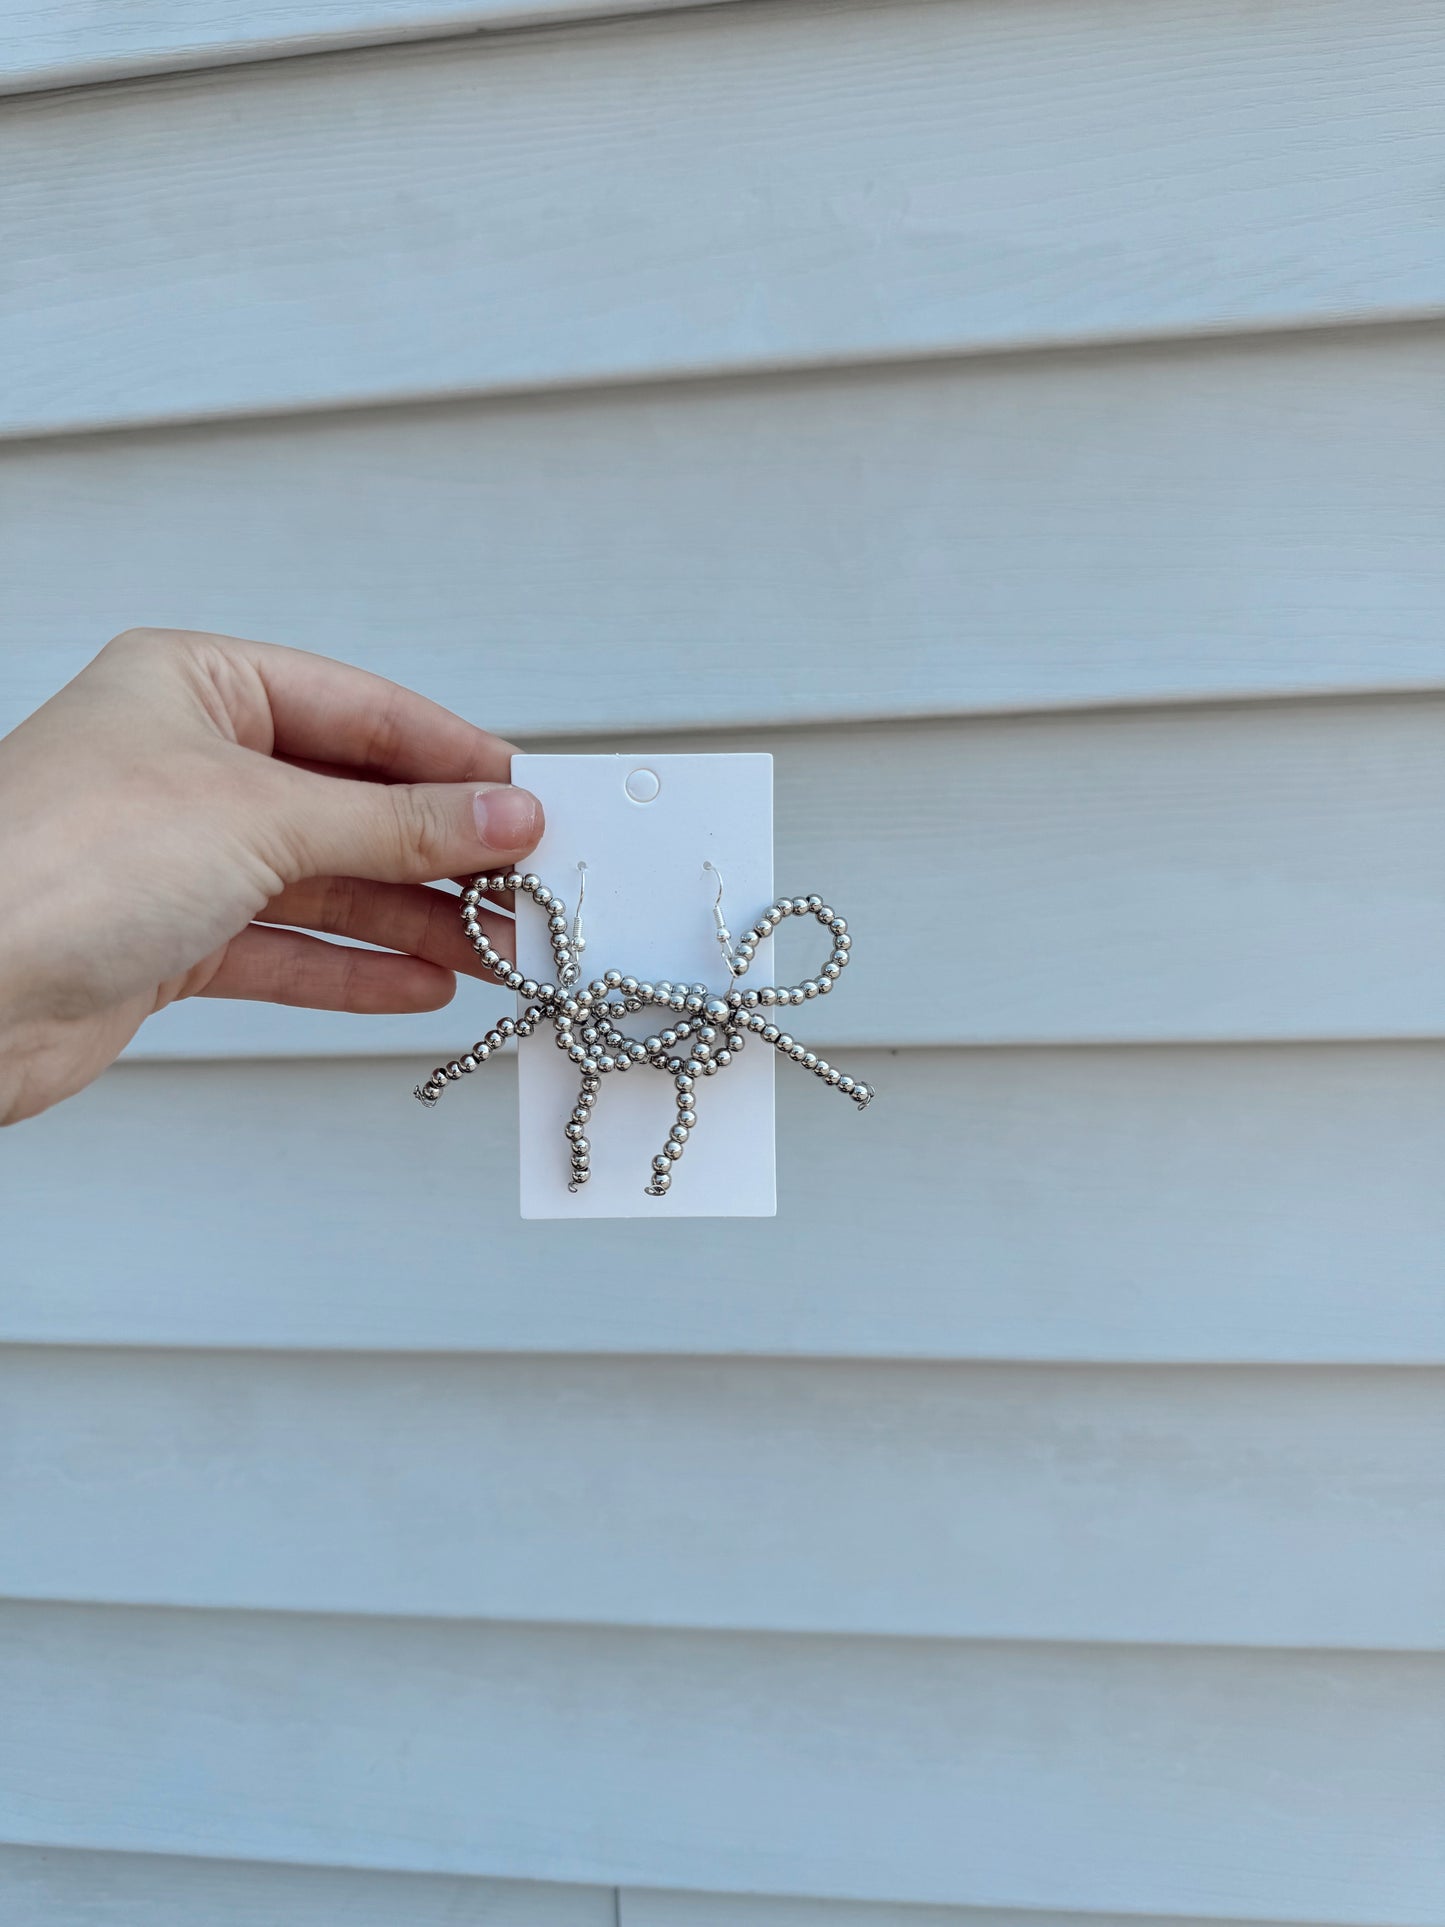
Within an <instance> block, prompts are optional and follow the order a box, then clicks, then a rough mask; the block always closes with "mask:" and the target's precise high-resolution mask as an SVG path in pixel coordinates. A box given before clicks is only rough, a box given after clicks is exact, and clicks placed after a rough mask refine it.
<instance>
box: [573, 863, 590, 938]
mask: <svg viewBox="0 0 1445 1927" xmlns="http://www.w3.org/2000/svg"><path fill="white" fill-rule="evenodd" d="M586 895H587V865H586V864H585V863H579V864H578V865H577V908H576V909H575V910H574V911H573V913H572V948H573V950H574V951H575V952H576V954H577V955H578V956H579V957H580V956H581V955H582V952H583V951H584V950H585V949H586V948H587V939H586V938H585V937H584V936H583V934H582V903H583V899H584V898H585V897H586Z"/></svg>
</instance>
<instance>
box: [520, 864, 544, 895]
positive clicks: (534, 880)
mask: <svg viewBox="0 0 1445 1927" xmlns="http://www.w3.org/2000/svg"><path fill="white" fill-rule="evenodd" d="M541 887H542V879H541V878H540V877H539V876H534V875H533V873H532V872H531V871H530V870H528V872H527V874H526V875H525V876H524V877H523V878H522V888H523V889H524V890H525V891H526V892H527V894H528V896H531V895H532V894H533V893H534V891H537V890H540V889H541Z"/></svg>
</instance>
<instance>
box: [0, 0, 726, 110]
mask: <svg viewBox="0 0 1445 1927" xmlns="http://www.w3.org/2000/svg"><path fill="white" fill-rule="evenodd" d="M679 4H686V5H688V6H706V5H708V4H709V0H284V4H278V0H228V3H227V4H226V5H219V4H218V5H216V6H214V7H213V8H210V9H204V8H202V7H200V6H198V5H197V4H196V0H147V4H146V6H145V7H144V9H141V8H130V7H124V8H118V7H111V6H108V5H106V4H105V0H0V94H3V93H6V92H15V93H21V92H27V91H29V90H32V89H40V88H48V87H74V86H84V85H90V84H94V83H95V82H97V81H105V80H117V79H124V78H126V77H127V76H129V75H132V74H150V73H164V72H166V71H167V70H168V69H171V68H186V67H211V66H222V65H228V64H230V63H231V62H233V61H248V60H268V59H270V60H274V59H278V58H282V57H285V56H288V55H293V54H306V53H318V52H322V51H324V50H326V49H327V48H333V47H355V46H365V45H367V44H368V42H375V41H399V40H421V39H433V38H436V37H437V36H439V35H443V34H462V33H477V32H481V33H495V32H497V31H499V30H501V29H505V28H507V27H517V26H548V25H551V24H553V23H556V22H559V21H568V20H582V19H586V18H587V17H588V16H589V15H593V14H603V15H618V14H628V13H653V12H656V11H661V10H665V9H668V8H671V7H674V6H677V5H679Z"/></svg>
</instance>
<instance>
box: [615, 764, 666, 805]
mask: <svg viewBox="0 0 1445 1927" xmlns="http://www.w3.org/2000/svg"><path fill="white" fill-rule="evenodd" d="M622 787H623V789H624V790H625V791H626V793H627V795H628V796H629V797H630V798H631V800H632V801H633V802H634V803H653V802H656V800H657V796H658V793H659V791H660V790H661V789H662V779H661V778H660V777H659V776H658V774H657V771H656V770H651V769H635V770H633V771H631V773H630V774H629V775H628V776H627V778H626V779H625V781H624V782H623V785H622Z"/></svg>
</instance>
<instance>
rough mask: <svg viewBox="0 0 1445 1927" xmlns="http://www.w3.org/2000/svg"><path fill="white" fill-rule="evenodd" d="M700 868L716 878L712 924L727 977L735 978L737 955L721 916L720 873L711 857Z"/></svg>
mask: <svg viewBox="0 0 1445 1927" xmlns="http://www.w3.org/2000/svg"><path fill="white" fill-rule="evenodd" d="M702 867H703V869H704V870H711V872H712V874H713V875H714V876H715V877H716V878H717V895H716V897H714V899H713V906H712V915H713V922H714V923H715V924H716V925H717V940H718V948H719V949H720V950H721V951H722V953H723V956H724V958H725V959H726V961H727V967H728V975H729V976H732V977H736V976H738V975H739V974H740V973H739V970H738V960H737V954H736V952H735V951H734V949H733V933H732V931H731V930H729V929H728V925H727V918H726V917H725V916H724V915H723V908H722V900H723V877H722V871H721V870H720V869H719V868H718V867H717V865H716V864H715V863H714V862H713V860H712V858H711V857H708V858H706V859H705V860H704V862H703V866H702Z"/></svg>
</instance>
